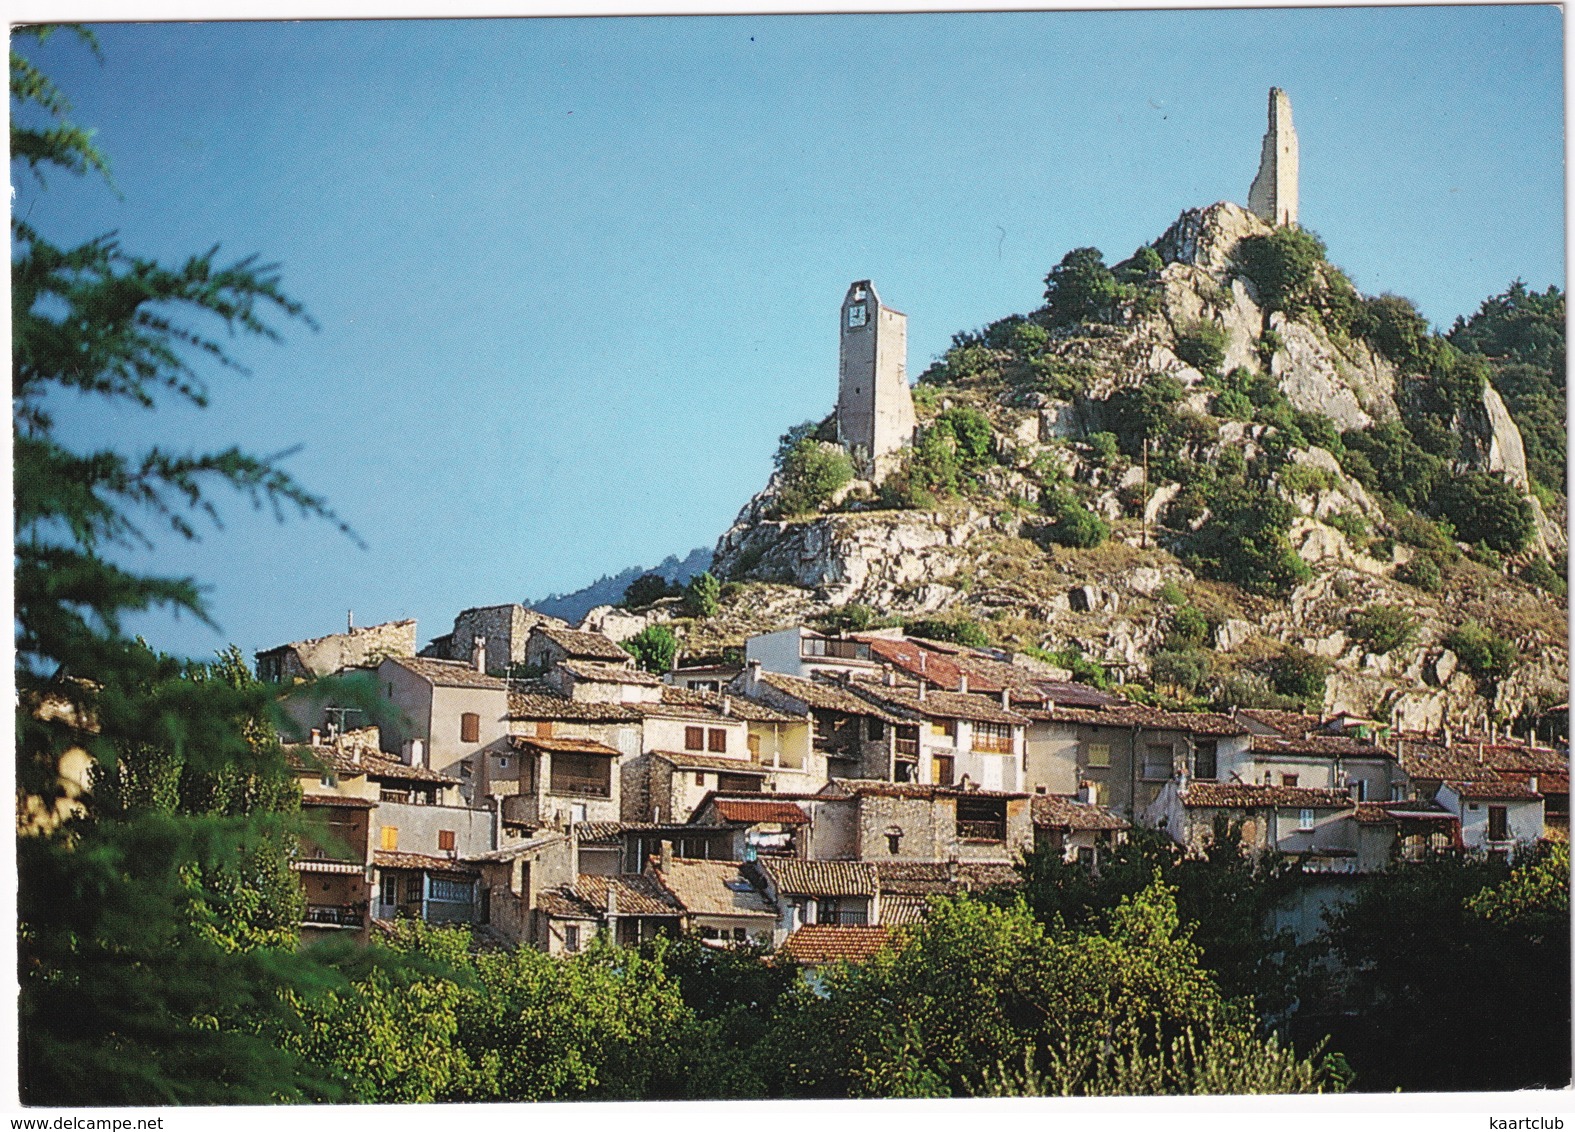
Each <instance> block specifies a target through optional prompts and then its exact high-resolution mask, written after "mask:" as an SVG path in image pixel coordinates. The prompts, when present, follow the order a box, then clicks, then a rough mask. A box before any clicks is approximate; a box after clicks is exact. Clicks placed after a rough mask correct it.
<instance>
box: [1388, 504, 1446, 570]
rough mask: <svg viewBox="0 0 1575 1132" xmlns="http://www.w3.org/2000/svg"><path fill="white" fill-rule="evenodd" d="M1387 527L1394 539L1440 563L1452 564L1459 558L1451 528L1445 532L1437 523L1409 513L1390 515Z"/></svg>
mask: <svg viewBox="0 0 1575 1132" xmlns="http://www.w3.org/2000/svg"><path fill="white" fill-rule="evenodd" d="M1389 525H1390V526H1392V527H1394V531H1395V538H1397V539H1399V540H1400V541H1401V542H1403V543H1405V544H1406V545H1408V546H1414V547H1416V548H1417V549H1418V550H1425V551H1427V552H1428V553H1429V554H1430V555H1432V557H1433V558H1435V559H1437V560H1438V561H1439V562H1440V563H1444V562H1454V561H1455V560H1456V559H1458V558H1459V557H1460V548H1459V547H1458V546H1456V545H1455V539H1454V530H1453V528H1450V529H1448V530H1446V529H1444V528H1443V527H1442V526H1440V525H1439V524H1438V523H1434V522H1432V521H1431V520H1428V519H1424V518H1423V517H1422V516H1421V515H1417V514H1415V513H1413V512H1410V511H1399V512H1397V513H1395V514H1393V515H1390V516H1389Z"/></svg>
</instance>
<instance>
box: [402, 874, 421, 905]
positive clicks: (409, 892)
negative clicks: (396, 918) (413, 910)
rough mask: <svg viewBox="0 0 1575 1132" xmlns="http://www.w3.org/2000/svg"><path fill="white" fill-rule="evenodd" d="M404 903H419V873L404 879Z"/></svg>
mask: <svg viewBox="0 0 1575 1132" xmlns="http://www.w3.org/2000/svg"><path fill="white" fill-rule="evenodd" d="M405 903H406V904H419V903H421V874H420V873H417V874H415V875H414V876H408V877H406V878H405Z"/></svg>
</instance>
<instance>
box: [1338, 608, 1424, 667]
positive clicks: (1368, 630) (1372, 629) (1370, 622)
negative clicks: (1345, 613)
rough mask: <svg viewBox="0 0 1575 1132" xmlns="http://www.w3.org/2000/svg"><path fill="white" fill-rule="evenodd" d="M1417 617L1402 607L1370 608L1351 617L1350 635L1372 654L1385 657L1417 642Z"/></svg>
mask: <svg viewBox="0 0 1575 1132" xmlns="http://www.w3.org/2000/svg"><path fill="white" fill-rule="evenodd" d="M1416 627H1417V626H1416V618H1415V617H1414V616H1412V614H1411V611H1410V610H1408V609H1406V608H1405V607H1404V606H1400V605H1369V606H1366V607H1365V608H1362V609H1358V610H1357V611H1356V612H1354V613H1352V614H1351V622H1350V635H1351V638H1352V639H1353V640H1355V641H1357V642H1359V643H1360V644H1361V645H1362V646H1363V647H1364V648H1366V649H1367V651H1368V652H1371V653H1377V654H1378V655H1380V656H1382V655H1384V654H1385V653H1391V652H1394V651H1395V649H1399V648H1404V647H1405V646H1406V645H1408V644H1410V643H1411V642H1412V641H1413V640H1415V639H1416Z"/></svg>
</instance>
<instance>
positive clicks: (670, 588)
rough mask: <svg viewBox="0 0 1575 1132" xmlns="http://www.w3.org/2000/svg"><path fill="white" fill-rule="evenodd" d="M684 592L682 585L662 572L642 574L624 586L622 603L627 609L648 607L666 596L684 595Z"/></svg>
mask: <svg viewBox="0 0 1575 1132" xmlns="http://www.w3.org/2000/svg"><path fill="white" fill-rule="evenodd" d="M683 593H684V588H683V587H682V586H680V585H679V584H678V583H676V582H670V581H668V580H667V579H666V578H664V577H662V576H661V575H660V574H641V575H640V576H639V577H638V578H636V579H635V580H634V581H632V582H630V583H629V584H628V585H627V586H625V587H624V591H623V603H622V604H623V607H624V608H625V609H646V608H648V607H650V606H652V605H655V604H656V603H657V602H659V601H662V600H664V599H665V598H670V597H682V596H683Z"/></svg>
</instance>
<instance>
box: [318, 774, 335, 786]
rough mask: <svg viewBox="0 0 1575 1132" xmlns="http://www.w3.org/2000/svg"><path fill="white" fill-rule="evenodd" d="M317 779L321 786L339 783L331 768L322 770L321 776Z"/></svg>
mask: <svg viewBox="0 0 1575 1132" xmlns="http://www.w3.org/2000/svg"><path fill="white" fill-rule="evenodd" d="M317 781H318V783H319V784H321V785H323V786H338V785H339V780H338V779H337V778H335V777H334V772H333V771H331V770H325V771H323V776H322V777H321V778H319V779H318V780H317Z"/></svg>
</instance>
